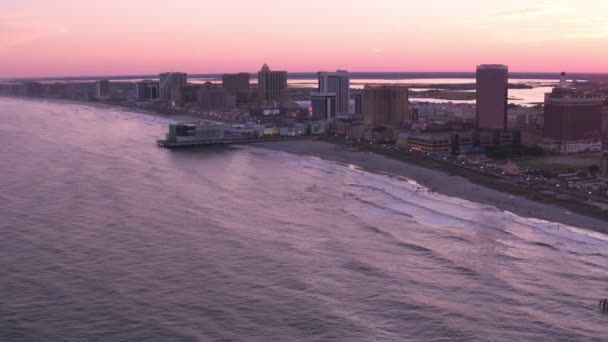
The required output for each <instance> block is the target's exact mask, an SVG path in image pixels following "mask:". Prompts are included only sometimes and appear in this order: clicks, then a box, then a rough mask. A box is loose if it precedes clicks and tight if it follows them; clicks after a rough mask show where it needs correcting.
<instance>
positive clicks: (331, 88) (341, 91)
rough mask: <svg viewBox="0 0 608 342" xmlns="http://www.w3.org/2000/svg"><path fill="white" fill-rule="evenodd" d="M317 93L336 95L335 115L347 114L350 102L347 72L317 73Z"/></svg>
mask: <svg viewBox="0 0 608 342" xmlns="http://www.w3.org/2000/svg"><path fill="white" fill-rule="evenodd" d="M318 77H319V92H321V93H334V94H336V113H337V114H348V113H349V108H348V107H349V106H348V104H349V101H350V79H349V77H348V72H347V71H345V70H338V71H336V72H324V71H322V72H319V73H318Z"/></svg>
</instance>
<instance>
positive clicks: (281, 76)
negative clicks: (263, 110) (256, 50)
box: [258, 64, 288, 106]
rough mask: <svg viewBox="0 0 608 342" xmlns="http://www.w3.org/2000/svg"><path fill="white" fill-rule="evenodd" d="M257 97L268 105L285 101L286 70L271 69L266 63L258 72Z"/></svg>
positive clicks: (278, 104)
mask: <svg viewBox="0 0 608 342" xmlns="http://www.w3.org/2000/svg"><path fill="white" fill-rule="evenodd" d="M258 97H259V98H260V99H261V100H262V101H263V102H264V103H265V104H266V105H270V106H282V105H284V104H285V103H286V102H287V98H288V96H287V71H271V70H270V68H269V67H268V65H267V64H264V65H263V66H262V69H261V70H260V71H259V72H258Z"/></svg>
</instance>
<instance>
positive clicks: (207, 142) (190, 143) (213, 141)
mask: <svg viewBox="0 0 608 342" xmlns="http://www.w3.org/2000/svg"><path fill="white" fill-rule="evenodd" d="M305 138H310V137H309V136H297V137H268V138H224V139H207V140H196V141H182V142H175V141H169V140H156V144H157V145H158V146H159V147H165V148H169V149H177V148H187V147H202V146H211V145H230V144H252V143H258V142H267V141H285V140H297V139H305Z"/></svg>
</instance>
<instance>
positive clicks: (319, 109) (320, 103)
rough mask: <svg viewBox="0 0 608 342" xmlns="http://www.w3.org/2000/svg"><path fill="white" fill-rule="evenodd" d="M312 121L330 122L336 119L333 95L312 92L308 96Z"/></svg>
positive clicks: (334, 96)
mask: <svg viewBox="0 0 608 342" xmlns="http://www.w3.org/2000/svg"><path fill="white" fill-rule="evenodd" d="M310 101H311V107H312V113H311V114H312V115H311V116H312V117H311V119H312V120H332V119H335V118H336V112H337V100H336V94H335V93H323V92H314V93H312V94H310Z"/></svg>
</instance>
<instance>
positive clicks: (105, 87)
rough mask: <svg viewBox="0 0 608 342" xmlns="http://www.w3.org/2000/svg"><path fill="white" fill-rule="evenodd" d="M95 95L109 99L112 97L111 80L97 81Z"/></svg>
mask: <svg viewBox="0 0 608 342" xmlns="http://www.w3.org/2000/svg"><path fill="white" fill-rule="evenodd" d="M95 88H96V92H95V95H96V97H97V98H98V99H107V98H109V97H110V81H108V80H101V81H97V82H95Z"/></svg>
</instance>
